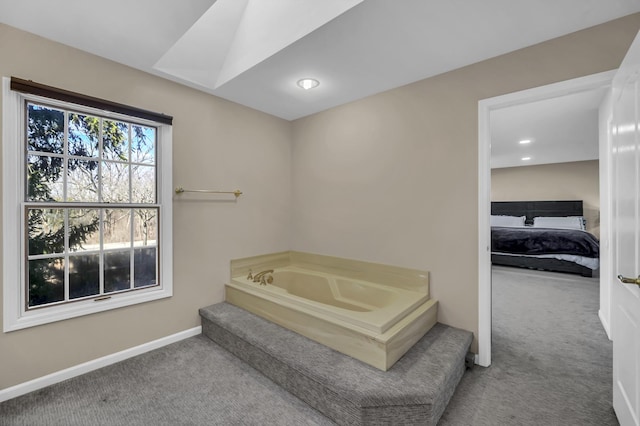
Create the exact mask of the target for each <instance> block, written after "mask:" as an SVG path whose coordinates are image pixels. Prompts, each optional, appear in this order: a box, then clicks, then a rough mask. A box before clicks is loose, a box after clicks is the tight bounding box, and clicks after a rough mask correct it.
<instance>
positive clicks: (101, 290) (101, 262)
mask: <svg viewBox="0 0 640 426" xmlns="http://www.w3.org/2000/svg"><path fill="white" fill-rule="evenodd" d="M100 145H102V143H101V144H100ZM101 186H102V185H99V186H98V188H100V187H101ZM98 215H99V217H100V222H99V231H98V232H100V236H99V239H100V256H99V261H98V263H99V265H100V266H99V268H100V273H99V275H98V277H99V280H100V284H99V290H98V292H99V294H100V295H103V294H104V215H105V209H100V211H99V212H98Z"/></svg>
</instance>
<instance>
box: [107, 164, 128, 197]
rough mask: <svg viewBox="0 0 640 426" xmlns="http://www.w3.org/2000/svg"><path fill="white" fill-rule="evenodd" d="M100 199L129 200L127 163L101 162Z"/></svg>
mask: <svg viewBox="0 0 640 426" xmlns="http://www.w3.org/2000/svg"><path fill="white" fill-rule="evenodd" d="M102 201H103V202H107V203H128V202H129V165H128V164H127V163H114V162H112V161H103V162H102Z"/></svg>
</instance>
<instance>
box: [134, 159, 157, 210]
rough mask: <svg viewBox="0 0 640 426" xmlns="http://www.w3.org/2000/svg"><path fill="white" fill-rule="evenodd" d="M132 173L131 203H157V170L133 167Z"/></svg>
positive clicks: (151, 167)
mask: <svg viewBox="0 0 640 426" xmlns="http://www.w3.org/2000/svg"><path fill="white" fill-rule="evenodd" d="M131 171H132V176H131V197H132V200H131V201H132V202H134V203H149V204H153V203H155V202H156V168H155V167H153V166H132V167H131Z"/></svg>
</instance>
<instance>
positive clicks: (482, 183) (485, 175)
mask: <svg viewBox="0 0 640 426" xmlns="http://www.w3.org/2000/svg"><path fill="white" fill-rule="evenodd" d="M614 74H615V71H608V72H604V73H599V74H594V75H591V76H587V77H581V78H577V79H573V80H568V81H564V82H560V83H555V84H551V85H548V86H542V87H538V88H534V89H529V90H525V91H522V92H516V93H511V94H507V95H503V96H499V97H495V98H490V99H485V100H482V101H480V102H479V103H478V126H479V129H478V130H479V131H478V134H479V137H478V144H479V150H478V153H479V155H478V158H479V163H478V185H479V188H478V190H479V193H478V194H479V195H478V220H479V222H478V230H479V231H478V232H479V235H478V276H479V286H478V287H479V290H478V291H479V293H478V300H479V307H478V308H479V309H478V311H479V324H478V360H477V361H478V364H479V365H481V366H485V367H488V366H489V365H490V364H491V322H492V308H491V297H492V285H491V232H490V229H491V228H490V211H491V207H490V206H491V113H492V112H493V111H498V110H501V109H505V108H509V107H514V106H518V105H524V104H527V103H532V102H536V101H541V100H545V99H552V98H557V97H560V96H564V95H568V94H573V93H579V92H584V91H590V90H596V89H600V88H607V87H609V86H610V85H611V80H612V78H613V76H614ZM601 126H602V123H601ZM604 134H606V132H604ZM607 143H608V142H607V140H606V137H603V136H602V132H601V137H600V145H601V147H600V152H603V149H602V145H603V144H605V145H606V144H607ZM605 151H606V150H605ZM600 161H604V166H605V167H603V168H602V167H601V170H600V200H608V199H609V195H608V192H609V180H608V167H607V165H608V162H609V161H608V159H607V158H601V160H600ZM600 204H601V214H600V225H601V241H604V242H605V244H601V271H602V270H605V269H607V268H608V267H609V265H608V262H609V260H608V259H609V257H608V255H607V252H608V241H609V236H608V235H607V232H609V227H608V224H609V221H610V218H609V211H608V209H607V207H606V206H605V207H604V208H603V206H602V201H601V203H600ZM603 231H604V233H605V234H604V235H603ZM601 277H607V275H604V274H601ZM600 288H601V294H605V295H606V294H608V293H609V292H610V283H608V280H607V279H601V281H600ZM602 300H604V299H603V297H601V303H602ZM601 312H606V315H608V312H609V311H608V307H604V309H603V307H602V306H601ZM601 319H602V322H603V325H604V326H605V329H606V328H607V324H606V322H605V320H606V318H602V317H601Z"/></svg>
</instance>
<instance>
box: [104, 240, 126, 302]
mask: <svg viewBox="0 0 640 426" xmlns="http://www.w3.org/2000/svg"><path fill="white" fill-rule="evenodd" d="M130 277H131V251H130V250H127V251H112V252H105V254H104V292H105V293H112V292H114V291H120V290H127V289H129V288H130V285H129V280H130Z"/></svg>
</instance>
